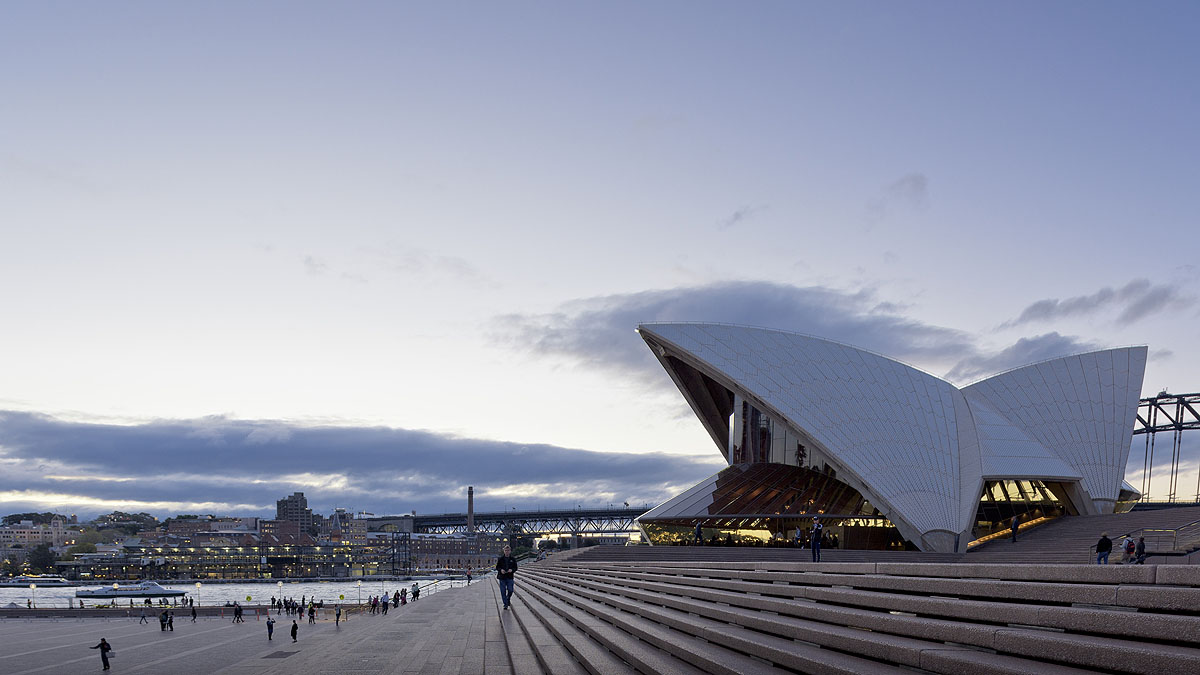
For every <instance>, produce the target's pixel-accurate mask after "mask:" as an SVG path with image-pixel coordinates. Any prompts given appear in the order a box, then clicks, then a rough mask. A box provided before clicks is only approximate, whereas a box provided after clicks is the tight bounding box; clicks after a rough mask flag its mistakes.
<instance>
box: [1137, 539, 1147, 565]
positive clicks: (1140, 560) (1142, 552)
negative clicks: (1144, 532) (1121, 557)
mask: <svg viewBox="0 0 1200 675" xmlns="http://www.w3.org/2000/svg"><path fill="white" fill-rule="evenodd" d="M1134 559H1135V561H1136V562H1137V564H1138V565H1145V564H1146V538H1145V537H1138V542H1137V547H1136V548H1135V549H1134Z"/></svg>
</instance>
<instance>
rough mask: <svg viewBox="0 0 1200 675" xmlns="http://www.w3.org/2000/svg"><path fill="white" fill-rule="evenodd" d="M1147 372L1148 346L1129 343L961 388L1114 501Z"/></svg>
mask: <svg viewBox="0 0 1200 675" xmlns="http://www.w3.org/2000/svg"><path fill="white" fill-rule="evenodd" d="M1145 370H1146V348H1145V347H1127V348H1124V349H1113V350H1108V351H1102V352H1091V353H1089V354H1079V355H1076V356H1068V357H1064V358H1062V359H1057V360H1055V361H1051V362H1044V363H1039V364H1034V365H1031V366H1025V367H1023V368H1018V369H1016V370H1010V371H1008V372H1006V373H1001V374H999V375H995V376H993V377H989V378H988V379H986V380H983V381H981V382H976V383H975V384H972V385H970V386H968V387H965V388H964V389H963V392H964V393H965V394H966V395H967V399H968V400H971V401H974V400H976V399H982V400H984V401H986V402H987V403H988V404H989V405H991V406H992V407H993V408H994V409H995V410H996V411H997V412H998V413H999V414H1000V415H1003V416H1004V417H1005V418H1006V419H1008V420H1009V421H1010V422H1012V423H1013V424H1015V425H1017V426H1019V427H1020V428H1022V429H1024V430H1025V431H1026V432H1027V433H1028V434H1029V436H1031V437H1032V438H1033V439H1034V440H1036V441H1037V442H1038V443H1040V444H1041V445H1042V446H1043V447H1045V448H1046V449H1047V450H1048V451H1049V452H1050V453H1051V454H1053V455H1054V456H1055V457H1058V458H1059V459H1061V460H1062V461H1063V462H1065V463H1066V464H1067V465H1069V466H1071V467H1073V468H1075V469H1076V470H1077V471H1078V472H1079V473H1080V474H1082V476H1083V480H1082V481H1080V485H1081V486H1082V487H1083V489H1084V490H1086V491H1087V492H1088V494H1090V495H1091V497H1092V498H1093V499H1114V500H1115V499H1116V498H1117V494H1118V491H1119V490H1120V485H1121V479H1122V478H1123V476H1124V474H1125V463H1126V460H1128V458H1129V444H1130V440H1131V439H1132V438H1133V425H1134V416H1135V415H1136V414H1137V405H1138V399H1139V397H1140V396H1141V389H1142V377H1143V375H1144V374H1145ZM1085 392H1086V394H1085ZM1072 393H1073V396H1072ZM1084 395H1086V396H1087V398H1086V399H1084V398H1082V397H1083V396H1084ZM1072 398H1074V399H1075V400H1077V401H1078V404H1073V403H1072Z"/></svg>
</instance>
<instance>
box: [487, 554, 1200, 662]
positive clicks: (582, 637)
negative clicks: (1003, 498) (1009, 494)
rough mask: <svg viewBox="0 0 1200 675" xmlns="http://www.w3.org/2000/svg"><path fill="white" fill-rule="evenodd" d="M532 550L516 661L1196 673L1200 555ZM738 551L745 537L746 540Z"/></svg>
mask: <svg viewBox="0 0 1200 675" xmlns="http://www.w3.org/2000/svg"><path fill="white" fill-rule="evenodd" d="M629 548H631V549H633V550H635V551H637V550H640V551H642V552H643V553H642V554H641V555H642V556H644V559H641V560H639V559H637V557H636V556H637V554H636V553H633V554H627V555H628V556H629V557H627V558H623V559H621V560H607V561H605V560H601V559H598V552H596V551H593V552H591V553H589V554H587V555H583V554H580V555H577V556H575V557H573V558H570V559H564V560H556V559H553V558H552V559H550V560H547V561H544V562H541V563H530V564H525V565H523V566H522V567H521V570H520V572H519V573H518V580H517V592H516V594H515V595H514V598H513V606H512V609H511V610H502V609H501V608H500V604H499V594H498V591H497V590H496V588H495V586H496V585H495V582H494V581H493V582H491V583H490V586H491V588H490V592H491V593H492V596H493V598H494V604H493V605H491V608H490V609H489V611H493V609H494V611H495V612H496V616H498V617H499V624H500V626H501V630H502V634H503V636H504V641H505V644H506V648H507V652H508V654H509V658H510V660H511V664H512V672H515V673H555V674H557V673H592V674H593V675H599V674H601V673H633V672H640V673H646V674H647V675H649V674H651V673H701V672H704V673H780V672H799V673H900V672H904V671H907V672H912V671H914V670H915V671H918V672H933V673H953V674H959V673H968V672H969V673H972V675H986V674H987V673H1096V672H1102V673H1153V674H1154V675H1168V674H1171V673H1189V674H1191V673H1197V672H1200V567H1196V566H1183V565H1178V566H1175V565H1172V566H1153V565H1146V566H1108V567H1100V566H1095V565H1090V566H1089V565H1005V564H999V565H996V564H963V563H957V564H956V563H912V562H861V563H832V562H823V563H811V562H794V561H793V562H788V561H763V560H750V559H746V558H745V557H743V559H742V560H717V561H712V560H706V561H685V560H663V559H659V558H656V557H655V556H656V555H658V554H659V552H657V551H656V552H653V553H654V555H652V554H651V552H650V551H648V550H647V549H646V548H644V547H636V548H635V547H629ZM743 551H744V549H743Z"/></svg>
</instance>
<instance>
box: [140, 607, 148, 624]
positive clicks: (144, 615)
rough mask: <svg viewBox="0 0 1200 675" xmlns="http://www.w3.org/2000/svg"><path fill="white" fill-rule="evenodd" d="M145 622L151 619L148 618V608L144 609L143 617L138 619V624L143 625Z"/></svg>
mask: <svg viewBox="0 0 1200 675" xmlns="http://www.w3.org/2000/svg"><path fill="white" fill-rule="evenodd" d="M143 623H150V619H147V618H146V610H145V609H143V610H142V618H141V619H140V620H139V621H138V625H141V624H143Z"/></svg>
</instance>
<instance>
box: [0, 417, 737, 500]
mask: <svg viewBox="0 0 1200 675" xmlns="http://www.w3.org/2000/svg"><path fill="white" fill-rule="evenodd" d="M722 465H723V463H722V462H721V459H720V457H719V456H718V454H717V453H713V454H712V456H711V457H700V458H695V457H682V456H675V455H666V454H653V453H652V454H633V453H603V452H591V451H585V450H573V449H570V448H562V447H557V446H551V445H531V444H528V443H526V444H515V443H504V442H499V441H484V440H477V439H470V438H458V437H453V436H447V435H442V434H435V433H431V432H427V431H414V430H407V429H394V428H387V427H333V426H303V425H299V424H291V423H288V422H282V421H277V420H259V421H247V420H233V419H228V418H224V417H207V418H202V419H191V420H160V421H153V422H147V423H141V424H133V425H115V424H95V423H83V422H68V421H63V420H60V419H56V418H53V417H48V416H44V415H38V414H33V413H27V412H4V411H0V508H5V509H7V511H6V512H16V511H21V510H27V509H32V508H37V509H39V510H43V509H44V508H51V507H54V508H58V509H60V510H64V509H71V510H74V511H76V512H84V511H89V510H90V512H91V513H92V514H93V515H94V514H95V513H98V512H102V511H108V510H112V509H114V508H119V509H121V510H125V511H128V510H130V509H133V510H137V511H143V510H144V511H149V512H151V513H154V514H155V515H159V516H160V517H162V516H167V515H172V514H173V513H176V512H189V511H191V512H195V511H203V512H205V513H209V512H214V513H244V514H245V515H270V514H271V513H273V511H274V503H275V500H276V499H279V498H280V497H282V496H284V495H286V494H290V493H291V492H294V491H297V490H301V491H304V492H305V493H306V495H307V496H308V498H309V502H310V505H311V506H313V507H314V509H316V510H317V511H318V512H322V513H327V512H328V511H329V510H330V509H332V508H333V507H334V506H346V507H350V508H354V509H361V510H367V511H371V512H374V513H381V514H382V513H407V512H409V511H411V510H414V509H415V510H417V512H418V513H444V512H455V511H461V510H463V509H465V502H466V488H467V486H468V485H474V486H475V488H476V494H477V499H476V503H477V508H479V509H480V510H485V511H486V510H498V511H499V510H504V509H506V508H508V507H509V506H521V507H528V508H538V507H541V508H557V507H571V506H574V505H575V504H580V503H583V504H591V505H595V504H599V503H607V502H609V501H614V502H615V501H628V502H630V503H631V504H638V505H641V504H649V505H653V504H657V503H659V502H661V501H663V500H665V499H668V498H669V497H671V496H673V495H674V494H676V493H678V492H679V491H681V490H683V489H684V488H686V487H688V486H690V485H691V484H693V483H695V482H697V481H699V480H701V479H702V478H704V477H706V476H709V475H711V474H713V473H715V472H716V471H718V470H719V469H720V468H721V466H722ZM488 495H494V497H489V496H488ZM121 505H124V507H122V506H121Z"/></svg>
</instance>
